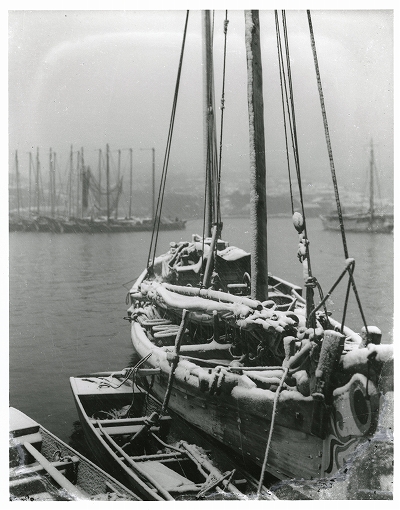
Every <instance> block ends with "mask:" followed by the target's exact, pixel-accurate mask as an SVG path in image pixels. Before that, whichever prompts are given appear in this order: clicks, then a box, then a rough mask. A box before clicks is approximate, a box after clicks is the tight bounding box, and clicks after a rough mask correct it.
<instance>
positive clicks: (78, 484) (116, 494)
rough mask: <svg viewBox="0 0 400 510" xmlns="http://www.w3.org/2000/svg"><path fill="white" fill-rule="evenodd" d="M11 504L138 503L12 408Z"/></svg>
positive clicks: (128, 492) (125, 491)
mask: <svg viewBox="0 0 400 510" xmlns="http://www.w3.org/2000/svg"><path fill="white" fill-rule="evenodd" d="M9 424H10V426H9V431H10V445H9V452H10V500H11V501H76V500H99V501H132V500H137V501H139V500H140V498H139V497H138V496H137V495H136V494H134V493H133V492H132V491H131V490H129V489H126V488H125V487H124V486H123V485H122V484H121V483H120V482H118V481H117V480H115V479H114V478H112V477H111V476H110V475H109V474H107V473H106V472H104V471H103V470H102V469H100V468H99V467H97V466H96V465H95V464H93V463H92V462H91V461H90V460H88V459H86V458H85V457H83V456H82V455H81V454H79V453H78V452H77V451H76V450H74V449H73V448H71V447H70V446H68V445H66V444H65V443H64V442H63V441H61V440H60V439H58V438H57V437H56V436H54V435H53V434H52V433H51V432H49V431H48V430H46V429H45V428H44V427H42V426H41V425H39V424H38V423H37V422H35V421H34V420H32V419H31V418H29V416H26V415H25V414H24V413H22V412H21V411H19V410H18V409H15V408H13V407H10V422H9Z"/></svg>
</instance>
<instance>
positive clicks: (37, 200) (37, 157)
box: [36, 147, 40, 215]
mask: <svg viewBox="0 0 400 510" xmlns="http://www.w3.org/2000/svg"><path fill="white" fill-rule="evenodd" d="M39 175H40V161H39V147H36V212H37V214H38V215H39V213H40V188H39Z"/></svg>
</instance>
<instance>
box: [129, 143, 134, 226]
mask: <svg viewBox="0 0 400 510" xmlns="http://www.w3.org/2000/svg"><path fill="white" fill-rule="evenodd" d="M132 159H133V158H132V149H129V174H130V175H129V177H130V178H129V215H128V218H129V219H131V218H132V166H133V165H132Z"/></svg>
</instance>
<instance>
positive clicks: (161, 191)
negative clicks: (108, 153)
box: [147, 11, 189, 268]
mask: <svg viewBox="0 0 400 510" xmlns="http://www.w3.org/2000/svg"><path fill="white" fill-rule="evenodd" d="M188 20H189V11H186V20H185V28H184V32H183V40H182V47H181V54H180V58H179V66H178V75H177V78H176V85H175V93H174V100H173V106H172V113H171V120H170V125H169V130H168V138H167V146H166V149H165V155H164V163H163V170H162V175H161V183H160V189H159V193H158V198H157V207H156V213H155V218H154V225H153V231H152V235H151V241H150V249H149V254H148V257H147V267H148V268H149V266H150V260H151V265H153V264H154V259H155V256H156V249H157V241H158V233H159V228H160V221H161V211H162V205H163V200H164V192H165V183H166V178H167V170H168V162H169V155H170V151H171V142H172V134H173V129H174V122H175V114H176V106H177V102H178V93H179V84H180V78H181V72H182V62H183V52H184V49H185V42H186V33H187V25H188Z"/></svg>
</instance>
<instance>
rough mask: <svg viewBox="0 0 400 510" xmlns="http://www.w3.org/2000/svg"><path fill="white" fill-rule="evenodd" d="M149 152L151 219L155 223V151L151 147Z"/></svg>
mask: <svg viewBox="0 0 400 510" xmlns="http://www.w3.org/2000/svg"><path fill="white" fill-rule="evenodd" d="M151 152H152V166H151V169H152V170H151V175H152V178H151V182H152V195H153V201H152V211H151V219H152V220H153V223H154V222H155V221H156V149H155V148H154V147H152V149H151Z"/></svg>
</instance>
